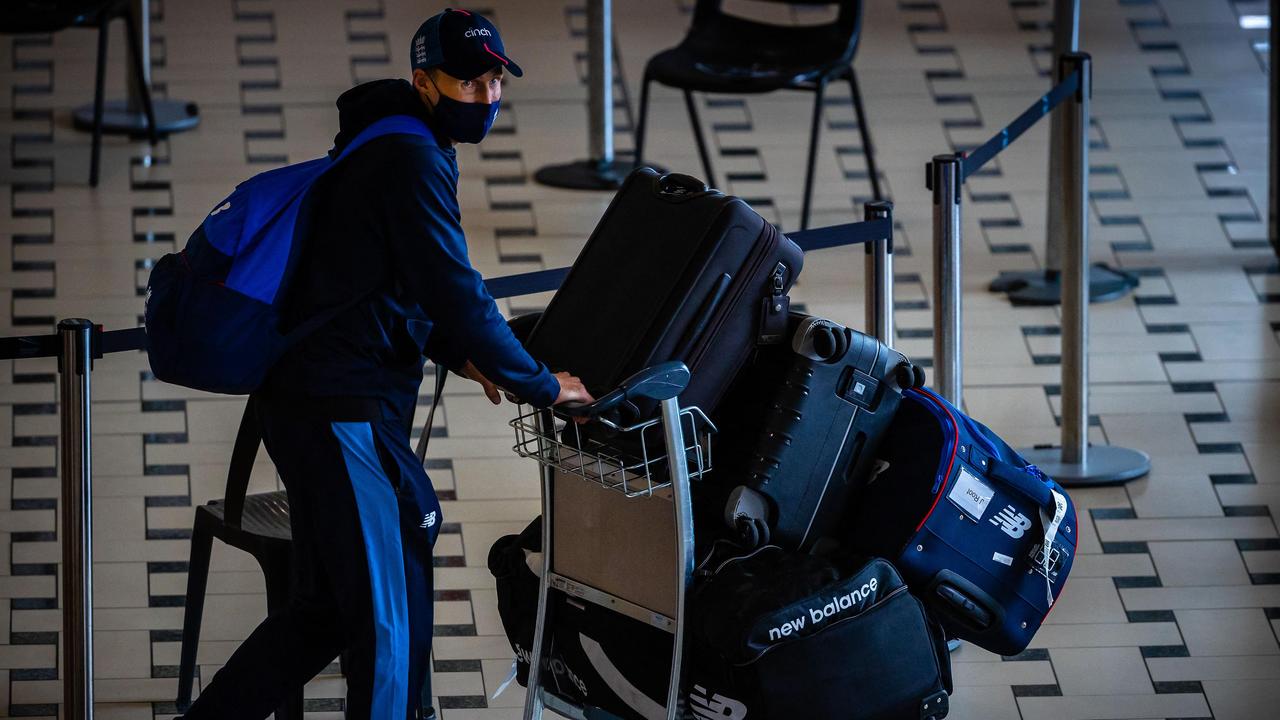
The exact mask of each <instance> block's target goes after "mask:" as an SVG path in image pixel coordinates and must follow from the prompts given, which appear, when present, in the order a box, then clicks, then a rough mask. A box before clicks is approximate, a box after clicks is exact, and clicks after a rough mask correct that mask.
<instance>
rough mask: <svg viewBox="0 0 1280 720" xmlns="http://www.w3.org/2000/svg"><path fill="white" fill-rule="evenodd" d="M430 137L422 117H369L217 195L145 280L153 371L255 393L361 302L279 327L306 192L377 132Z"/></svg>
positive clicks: (200, 385) (195, 384) (198, 384)
mask: <svg viewBox="0 0 1280 720" xmlns="http://www.w3.org/2000/svg"><path fill="white" fill-rule="evenodd" d="M391 134H405V135H418V136H422V137H432V135H431V131H430V130H428V129H427V127H426V126H425V125H424V124H423V123H422V121H421V120H418V119H416V118H413V117H410V116H408V115H392V116H389V117H385V118H382V119H381V120H378V121H376V122H374V123H373V124H371V125H369V126H368V127H367V128H365V129H364V131H363V132H361V133H360V134H359V135H357V136H356V137H355V139H353V140H352V141H351V142H350V143H349V144H348V145H347V147H345V148H344V149H343V150H342V153H341V154H340V155H338V157H336V158H333V159H330V158H328V157H322V158H317V159H315V160H309V161H307V162H302V163H297V164H295V165H287V166H285V167H282V168H277V169H275V170H269V171H267V172H264V173H261V174H258V175H255V176H253V177H251V178H249V179H248V180H246V181H244V182H242V183H240V184H239V185H237V186H236V189H235V190H234V191H232V193H231V195H230V196H228V197H227V198H226V199H225V200H223V201H222V202H220V203H218V204H217V205H216V206H215V207H214V208H213V211H212V212H210V213H209V215H208V216H207V217H205V219H204V222H203V223H201V224H200V227H198V228H196V230H195V232H193V233H192V234H191V237H190V239H188V240H187V246H186V247H185V248H184V249H183V250H182V252H178V253H170V254H168V255H165V256H164V257H162V258H160V261H159V262H157V263H156V266H155V268H154V269H152V271H151V277H150V279H149V280H148V282H147V298H146V312H145V318H146V320H145V323H146V331H147V343H148V357H149V359H150V361H151V372H152V373H153V374H154V375H155V376H156V378H158V379H160V380H163V381H165V382H169V383H173V384H175V385H184V386H186V387H190V388H195V389H197V390H205V391H208V392H217V393H228V394H232V395H243V394H247V393H250V392H253V391H254V390H256V389H257V388H258V386H260V385H261V384H262V382H263V380H264V379H265V378H266V375H267V372H268V371H270V370H271V367H272V365H274V364H275V362H276V361H277V360H278V359H279V358H280V356H281V355H283V354H284V352H285V351H286V350H288V349H289V347H290V346H292V345H293V344H294V343H296V342H297V341H299V340H301V339H302V338H303V337H305V336H306V335H308V334H310V333H311V332H314V331H315V330H316V329H318V328H319V327H320V326H322V325H324V324H325V323H326V322H328V321H329V320H331V319H333V318H334V317H335V316H336V315H337V314H338V313H340V312H341V311H343V310H345V309H347V308H348V307H350V306H351V305H353V304H355V302H358V301H359V300H360V298H353V299H352V301H351V303H349V304H347V305H342V306H339V307H337V308H334V309H332V310H329V311H326V312H324V313H321V314H319V315H317V316H316V317H313V318H309V319H308V320H306V321H305V322H302V323H301V324H299V325H298V326H297V327H295V328H293V329H292V330H290V331H289V332H288V333H281V332H280V330H279V325H280V302H281V301H282V300H283V298H284V297H285V290H286V289H287V288H288V286H289V278H290V273H291V272H292V270H293V267H294V265H295V263H294V262H293V261H294V259H295V258H296V257H297V256H298V253H299V252H300V250H301V249H302V247H301V246H302V242H301V239H300V238H296V237H294V234H295V233H294V229H295V226H296V225H297V222H298V210H299V208H301V206H302V201H303V198H304V196H305V195H306V193H307V190H309V189H310V188H311V186H312V185H314V184H315V182H316V181H317V180H319V179H320V177H321V176H322V175H324V174H325V172H327V171H328V170H330V169H331V168H333V167H334V166H335V165H337V164H338V163H340V162H342V160H343V158H346V157H347V156H349V155H350V154H351V153H352V152H354V151H355V150H356V149H358V148H359V147H360V146H362V145H364V144H365V143H367V142H369V141H370V140H372V139H374V138H377V137H381V136H383V135H391Z"/></svg>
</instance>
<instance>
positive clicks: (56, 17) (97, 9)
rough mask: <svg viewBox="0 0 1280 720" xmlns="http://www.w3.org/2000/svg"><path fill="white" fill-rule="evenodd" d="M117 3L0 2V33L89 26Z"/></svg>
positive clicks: (99, 0) (78, 0) (83, 0)
mask: <svg viewBox="0 0 1280 720" xmlns="http://www.w3.org/2000/svg"><path fill="white" fill-rule="evenodd" d="M119 3H120V0H4V1H3V2H0V34H5V35H21V34H25V33H48V32H57V31H59V30H63V29H65V28H69V27H72V26H75V25H86V24H91V23H92V22H93V21H94V20H95V19H96V18H97V17H98V16H99V15H100V14H101V13H102V11H103V10H106V9H107V8H110V7H112V6H114V5H118V4H119Z"/></svg>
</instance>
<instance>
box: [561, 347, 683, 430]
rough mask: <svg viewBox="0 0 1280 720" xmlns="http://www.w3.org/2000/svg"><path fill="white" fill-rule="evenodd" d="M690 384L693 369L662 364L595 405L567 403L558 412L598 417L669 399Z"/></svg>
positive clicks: (622, 385)
mask: <svg viewBox="0 0 1280 720" xmlns="http://www.w3.org/2000/svg"><path fill="white" fill-rule="evenodd" d="M688 385H689V368H688V367H687V366H686V365H685V364H684V363H682V362H680V361H679V360H672V361H671V362H664V363H658V364H657V365H653V366H650V367H647V368H645V369H644V370H641V371H640V372H638V373H636V374H635V375H632V376H631V377H629V378H627V379H626V380H623V381H622V384H621V385H619V386H618V387H617V388H616V389H614V390H611V391H610V392H609V393H608V394H607V395H605V396H604V397H601V398H600V399H598V400H596V401H595V402H593V403H564V404H563V405H557V406H556V407H555V409H556V410H557V411H558V412H560V413H563V414H564V415H568V416H570V417H588V418H594V417H598V416H600V415H602V414H604V413H606V412H609V411H610V410H613V409H614V408H616V407H618V406H619V405H621V404H622V403H623V402H625V401H628V400H639V399H641V398H644V399H648V400H669V399H671V398H673V397H675V396H677V395H679V394H680V393H681V392H682V391H683V390H684V389H685V387H687V386H688Z"/></svg>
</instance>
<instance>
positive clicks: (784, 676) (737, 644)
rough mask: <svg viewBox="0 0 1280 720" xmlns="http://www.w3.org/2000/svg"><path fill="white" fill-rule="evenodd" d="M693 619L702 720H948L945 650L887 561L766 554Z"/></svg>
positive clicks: (715, 589)
mask: <svg viewBox="0 0 1280 720" xmlns="http://www.w3.org/2000/svg"><path fill="white" fill-rule="evenodd" d="M692 613H693V614H692V615H691V616H690V627H691V628H692V632H693V642H694V647H693V657H694V666H693V668H692V672H691V673H690V681H691V683H690V688H691V691H690V694H689V701H690V707H691V709H692V710H693V713H694V715H695V717H698V718H700V719H701V718H706V719H708V720H709V719H710V718H716V719H717V720H719V719H722V718H723V719H726V720H728V719H733V720H738V719H739V718H744V719H746V720H757V719H759V720H782V719H783V718H787V719H790V718H795V717H801V716H802V717H806V718H832V719H833V720H834V719H837V718H838V719H839V720H881V719H883V720H899V719H901V720H926V719H928V718H933V719H934V720H937V719H939V718H942V717H945V716H946V714H947V709H948V701H947V696H948V693H950V691H951V664H950V656H949V655H948V653H947V643H946V639H945V638H944V636H943V634H942V630H941V628H940V627H939V626H938V625H937V624H936V623H934V622H933V621H932V620H930V619H929V617H928V616H927V615H926V614H925V612H924V607H923V605H921V603H920V601H919V600H917V599H916V598H915V596H913V595H911V594H910V593H909V592H907V586H906V584H904V583H903V582H902V578H901V577H899V576H898V571H897V570H895V569H894V567H893V566H892V565H890V564H889V563H888V562H887V561H885V560H881V559H878V558H876V559H872V560H869V561H864V562H857V563H836V562H832V561H831V560H828V559H825V558H822V557H817V556H813V555H800V554H795V553H789V552H786V551H784V550H782V549H781V548H778V547H776V546H766V547H764V548H761V549H760V550H757V551H756V552H754V553H751V554H750V555H747V556H744V557H739V558H733V559H730V560H728V561H726V562H724V563H722V564H721V565H720V566H719V567H717V568H716V569H715V570H714V572H712V573H710V574H709V575H708V576H705V577H704V578H703V579H701V580H700V581H699V582H698V583H697V585H696V589H695V594H694V601H693V607H692ZM798 711H799V714H798Z"/></svg>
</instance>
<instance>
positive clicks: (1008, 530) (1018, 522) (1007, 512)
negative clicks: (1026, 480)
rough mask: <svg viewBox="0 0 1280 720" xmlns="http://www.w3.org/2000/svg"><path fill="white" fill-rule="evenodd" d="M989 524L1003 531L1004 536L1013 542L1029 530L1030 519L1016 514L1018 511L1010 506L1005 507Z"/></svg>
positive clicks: (1018, 513)
mask: <svg viewBox="0 0 1280 720" xmlns="http://www.w3.org/2000/svg"><path fill="white" fill-rule="evenodd" d="M991 524H992V525H995V526H996V527H998V528H1000V529H1001V530H1003V531H1004V534H1005V535H1008V536H1009V537H1011V538H1013V539H1014V540H1017V539H1018V538H1020V537H1022V536H1023V534H1024V533H1026V532H1027V530H1030V529H1031V519H1030V518H1028V517H1027V516H1026V515H1023V514H1022V513H1020V512H1018V509H1017V508H1015V507H1014V506H1012V505H1007V506H1005V509H1003V510H1001V511H1000V512H999V513H997V514H996V516H995V517H993V518H991Z"/></svg>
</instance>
